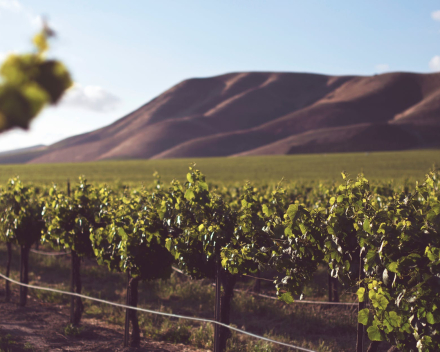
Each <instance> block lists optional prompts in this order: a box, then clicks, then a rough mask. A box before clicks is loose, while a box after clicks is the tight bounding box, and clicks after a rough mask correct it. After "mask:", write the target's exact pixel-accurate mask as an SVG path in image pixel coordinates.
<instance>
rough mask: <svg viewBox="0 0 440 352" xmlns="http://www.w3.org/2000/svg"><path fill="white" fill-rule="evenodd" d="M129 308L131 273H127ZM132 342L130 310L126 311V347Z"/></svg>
mask: <svg viewBox="0 0 440 352" xmlns="http://www.w3.org/2000/svg"><path fill="white" fill-rule="evenodd" d="M125 304H126V305H127V306H129V305H130V272H128V271H127V296H126V300H125ZM129 341H130V310H129V309H128V308H127V309H126V310H125V332H124V347H128V345H129Z"/></svg>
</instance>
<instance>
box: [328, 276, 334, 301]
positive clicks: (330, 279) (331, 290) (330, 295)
mask: <svg viewBox="0 0 440 352" xmlns="http://www.w3.org/2000/svg"><path fill="white" fill-rule="evenodd" d="M329 270H330V268H329ZM327 281H328V301H329V302H333V298H332V293H333V289H332V276H331V275H330V273H328V280H327Z"/></svg>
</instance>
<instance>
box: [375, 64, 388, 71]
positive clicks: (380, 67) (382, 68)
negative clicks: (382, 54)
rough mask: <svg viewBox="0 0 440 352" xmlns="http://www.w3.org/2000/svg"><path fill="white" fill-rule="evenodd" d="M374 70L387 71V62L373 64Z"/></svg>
mask: <svg viewBox="0 0 440 352" xmlns="http://www.w3.org/2000/svg"><path fill="white" fill-rule="evenodd" d="M374 69H375V72H377V73H384V72H388V71H389V70H390V65H388V64H377V65H376V66H374Z"/></svg>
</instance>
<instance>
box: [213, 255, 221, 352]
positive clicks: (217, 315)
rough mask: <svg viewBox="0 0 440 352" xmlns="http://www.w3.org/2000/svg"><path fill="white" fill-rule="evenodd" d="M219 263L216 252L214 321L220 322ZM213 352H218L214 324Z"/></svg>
mask: <svg viewBox="0 0 440 352" xmlns="http://www.w3.org/2000/svg"><path fill="white" fill-rule="evenodd" d="M220 275H221V263H220V253H219V251H218V250H216V256H215V321H220V318H221V314H220V300H221V292H222V291H221V290H222V288H221V280H220ZM214 352H221V351H220V326H219V325H217V324H215V326H214Z"/></svg>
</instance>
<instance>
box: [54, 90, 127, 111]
mask: <svg viewBox="0 0 440 352" xmlns="http://www.w3.org/2000/svg"><path fill="white" fill-rule="evenodd" d="M120 102H121V99H120V98H119V97H117V96H116V95H114V94H112V93H110V92H108V91H106V90H105V89H103V88H102V87H100V86H84V87H83V86H81V85H80V84H75V85H74V86H73V87H72V88H71V89H70V90H69V91H68V92H67V93H66V95H65V97H64V98H63V100H62V101H61V104H62V105H63V106H71V107H78V108H83V109H88V110H93V111H97V112H109V111H113V110H115V109H117V107H118V105H119V104H120Z"/></svg>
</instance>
